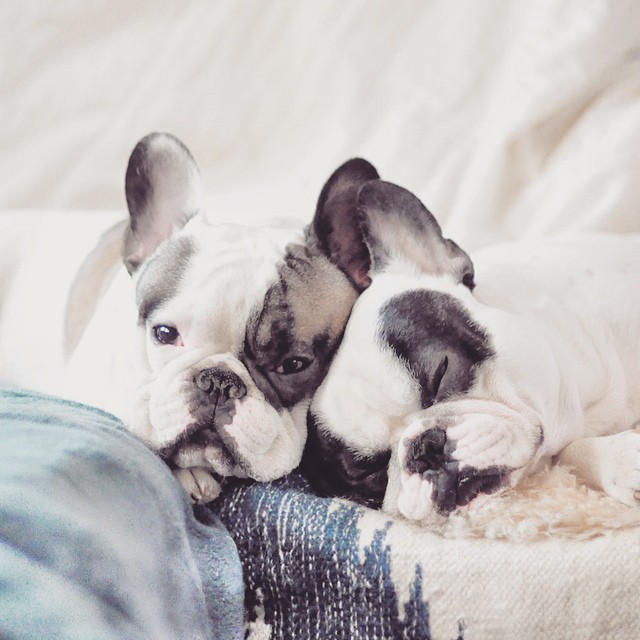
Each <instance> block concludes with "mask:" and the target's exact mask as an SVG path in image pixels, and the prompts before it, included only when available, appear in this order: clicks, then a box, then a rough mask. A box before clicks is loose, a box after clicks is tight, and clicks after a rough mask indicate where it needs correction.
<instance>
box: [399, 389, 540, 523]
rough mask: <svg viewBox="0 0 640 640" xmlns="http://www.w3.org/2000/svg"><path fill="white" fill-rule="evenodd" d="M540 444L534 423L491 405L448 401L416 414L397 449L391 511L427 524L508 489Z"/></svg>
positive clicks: (484, 402) (533, 457)
mask: <svg viewBox="0 0 640 640" xmlns="http://www.w3.org/2000/svg"><path fill="white" fill-rule="evenodd" d="M540 444H541V433H540V429H539V428H538V426H537V425H536V424H535V423H533V422H531V421H530V420H528V419H527V418H526V417H524V416H523V415H522V414H519V413H517V412H515V411H513V410H511V409H509V408H508V407H505V406H504V405H501V404H498V403H495V402H489V401H474V400H460V401H452V402H445V403H441V404H440V405H436V406H434V407H432V408H430V409H427V410H426V411H423V412H420V413H418V414H416V415H415V416H414V419H412V421H411V423H410V424H409V425H408V426H407V428H406V430H405V431H404V433H403V437H402V440H401V442H400V444H399V446H398V460H399V469H400V471H399V473H400V482H399V487H398V494H397V509H398V511H399V512H400V513H402V514H403V515H404V516H405V517H407V518H410V519H412V520H426V519H429V520H433V519H434V518H436V517H437V516H443V515H444V516H446V515H447V514H449V513H451V512H452V511H453V510H455V509H456V508H458V507H461V506H465V505H468V504H469V503H471V502H472V501H474V500H476V499H477V498H479V497H480V496H483V495H485V496H486V495H488V494H492V493H496V492H498V491H502V490H503V489H506V488H508V487H511V486H513V485H514V484H516V482H517V481H518V480H519V479H520V478H521V477H522V476H523V475H524V474H525V473H526V470H527V469H528V468H530V464H531V463H532V462H533V461H534V460H535V458H536V454H537V453H538V451H539V449H540Z"/></svg>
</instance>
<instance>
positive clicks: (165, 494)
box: [0, 390, 243, 640]
mask: <svg viewBox="0 0 640 640" xmlns="http://www.w3.org/2000/svg"><path fill="white" fill-rule="evenodd" d="M202 515H204V516H205V518H204V520H205V521H204V522H199V521H197V520H196V519H195V518H194V517H193V514H192V509H191V506H190V505H189V503H188V501H187V499H186V497H185V495H184V492H183V491H182V490H181V489H180V487H179V486H178V485H177V483H176V482H174V480H173V477H172V476H171V473H170V472H169V471H168V469H167V468H166V466H165V465H164V464H163V463H162V462H161V461H160V460H159V459H158V458H157V456H155V455H154V454H152V453H151V452H150V451H149V450H148V449H146V448H145V447H144V446H143V445H142V444H140V443H139V442H138V441H136V440H135V439H134V438H133V437H132V436H131V434H129V433H128V432H127V431H125V430H124V428H123V427H122V426H121V425H120V423H119V422H118V421H117V420H116V419H115V418H114V417H113V416H111V415H108V414H106V413H103V412H101V411H98V410H96V409H93V408H91V407H86V406H82V405H78V404H75V403H72V402H65V401H62V400H58V399H55V398H50V397H46V396H41V395H37V394H30V393H22V392H12V391H3V390H0V638H2V639H3V640H27V639H28V640H44V639H47V640H48V639H54V638H59V639H60V640H75V639H76V638H77V639H78V640H90V639H91V640H124V639H126V640H134V639H140V640H142V639H144V640H165V639H166V640H180V639H183V640H187V639H188V640H213V639H216V640H234V639H238V638H241V637H242V619H243V606H242V598H243V586H242V577H241V572H240V564H239V562H238V556H237V553H236V550H235V547H234V545H233V542H232V541H231V539H230V537H229V535H228V534H227V532H226V531H225V530H224V528H223V527H222V526H221V524H220V522H219V521H218V520H217V519H215V518H213V517H211V514H210V513H206V514H202Z"/></svg>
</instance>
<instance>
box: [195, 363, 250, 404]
mask: <svg viewBox="0 0 640 640" xmlns="http://www.w3.org/2000/svg"><path fill="white" fill-rule="evenodd" d="M193 382H194V384H195V385H196V387H198V389H200V391H202V392H203V393H205V394H207V395H208V396H209V397H210V399H211V402H212V403H214V404H218V403H224V402H226V401H227V400H237V399H239V398H242V397H244V396H245V395H246V394H247V387H246V386H245V384H244V382H242V380H241V379H240V376H238V375H236V374H235V373H234V372H233V371H231V370H230V369H226V368H224V367H209V368H208V369H202V370H201V371H199V372H198V373H197V374H196V375H195V377H194V378H193Z"/></svg>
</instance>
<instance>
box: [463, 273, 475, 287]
mask: <svg viewBox="0 0 640 640" xmlns="http://www.w3.org/2000/svg"><path fill="white" fill-rule="evenodd" d="M462 284H463V285H464V286H465V287H467V289H470V290H471V291H473V288H474V287H475V286H476V283H475V282H474V279H473V271H468V272H467V273H465V274H464V276H463V278H462Z"/></svg>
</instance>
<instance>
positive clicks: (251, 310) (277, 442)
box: [3, 133, 378, 501]
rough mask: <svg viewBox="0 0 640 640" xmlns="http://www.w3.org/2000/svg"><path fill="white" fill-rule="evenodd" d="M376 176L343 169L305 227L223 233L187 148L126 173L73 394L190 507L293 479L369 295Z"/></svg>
mask: <svg viewBox="0 0 640 640" xmlns="http://www.w3.org/2000/svg"><path fill="white" fill-rule="evenodd" d="M377 178H378V174H377V173H376V170H375V169H374V168H373V167H372V166H371V165H370V164H369V163H368V162H365V161H364V160H359V159H354V160H351V161H349V162H346V163H345V164H344V165H342V166H341V167H340V168H338V169H337V170H336V171H335V173H334V174H333V175H332V176H331V177H330V178H329V180H328V182H327V183H326V184H325V186H324V188H323V189H322V192H321V194H320V197H319V200H318V204H317V210H316V213H315V217H314V219H313V221H312V222H311V224H310V225H309V227H308V228H307V229H306V230H301V229H293V228H291V229H289V228H275V227H273V228H272V227H259V228H258V227H250V226H241V225H235V224H213V223H212V222H210V221H209V220H208V218H207V216H206V215H205V213H204V212H203V210H202V189H201V184H200V177H199V171H198V169H197V166H196V163H195V162H194V160H193V158H192V156H191V154H190V153H189V151H188V150H187V148H186V147H185V146H184V145H183V144H182V143H181V142H180V141H179V140H178V139H176V138H175V137H173V136H171V135H168V134H161V133H157V134H151V135H149V136H147V137H145V138H143V139H142V140H141V141H140V142H139V143H138V144H137V146H136V147H135V149H134V150H133V152H132V154H131V157H130V159H129V164H128V167H127V171H126V199H127V204H128V208H129V213H130V218H129V220H128V221H122V223H121V224H119V225H118V226H117V227H115V228H113V229H111V230H110V231H108V232H107V233H106V234H105V235H104V236H103V237H102V239H101V241H100V243H99V244H98V246H97V247H96V248H95V249H94V250H93V251H92V253H91V254H90V255H89V256H88V257H87V258H86V260H85V261H84V265H83V267H82V268H81V269H80V270H79V272H78V273H77V275H76V277H75V282H74V284H73V286H72V287H71V289H70V294H69V300H68V303H67V320H66V322H67V326H66V341H67V347H68V351H69V353H70V354H71V357H70V361H69V364H68V367H67V370H66V374H65V384H64V395H68V396H71V397H72V398H74V399H78V400H81V401H84V402H87V403H90V404H93V405H97V406H99V407H102V408H104V409H106V410H108V411H110V412H112V413H114V414H116V415H117V416H119V417H121V418H122V420H123V421H124V423H125V425H126V426H127V427H128V428H129V429H130V430H131V431H132V432H133V433H134V434H136V435H137V436H139V437H140V438H141V439H142V440H143V441H144V442H145V443H147V444H148V445H149V446H150V447H151V448H153V449H154V450H157V451H159V452H161V454H162V455H163V456H164V457H165V458H166V459H167V460H168V461H169V462H170V464H171V465H172V466H174V467H175V474H176V476H177V477H178V478H179V479H180V481H181V482H182V483H183V485H184V486H185V488H186V489H187V490H188V491H189V493H190V494H191V496H192V497H193V499H194V500H197V501H208V500H211V499H212V498H214V497H215V496H216V495H217V493H218V490H219V485H218V482H217V479H219V478H220V477H226V476H238V477H250V478H254V479H257V480H270V479H274V478H277V477H280V476H282V475H284V474H286V473H288V472H290V471H291V470H292V469H293V468H294V467H296V466H297V465H298V463H299V462H300V458H301V456H302V450H303V446H304V443H305V438H306V414H307V409H308V405H309V402H310V400H311V397H312V395H313V393H314V392H315V390H316V388H317V387H318V385H319V384H320V382H321V381H322V379H323V378H324V375H325V373H326V371H327V368H328V366H329V362H330V360H331V358H332V356H333V354H334V352H335V350H336V348H337V346H338V343H339V341H340V339H341V337H342V333H343V330H344V326H345V324H346V322H347V318H348V316H349V313H350V312H351V308H352V305H353V303H354V301H355V299H356V297H357V295H358V292H359V291H360V290H361V289H362V288H364V286H365V285H366V284H368V281H366V277H367V276H366V269H365V270H364V271H362V269H361V262H360V261H358V252H359V251H362V250H363V246H362V244H361V239H360V230H359V216H358V215H356V207H355V205H356V196H357V193H358V189H359V187H360V186H361V184H363V183H364V182H367V181H369V180H372V179H377ZM52 242H53V240H52ZM34 258H35V259H36V260H37V258H38V256H34ZM41 259H42V258H41ZM51 268H54V266H53V265H51ZM43 269H44V270H45V271H46V269H47V267H46V265H43V264H41V265H40V266H39V272H42V271H43ZM40 280H41V282H40V284H43V283H44V284H45V286H53V280H54V278H53V276H52V278H51V279H50V282H49V284H48V285H47V279H46V278H40ZM16 288H18V287H13V289H16ZM4 290H7V291H11V290H12V287H11V286H8V287H5V288H4ZM23 297H24V296H23ZM37 297H38V293H37V292H36V291H35V289H34V290H33V291H30V292H29V296H28V299H29V301H30V302H31V304H33V300H34V299H37ZM5 304H6V305H7V306H11V305H12V301H11V300H7V301H5ZM16 304H17V303H16ZM30 313H32V311H31V310H28V311H25V312H24V313H22V312H20V311H19V310H18V311H15V312H14V313H13V314H12V315H13V317H15V318H18V319H19V318H21V317H23V318H26V317H27V315H28V314H30ZM45 318H46V314H43V322H42V323H41V325H42V327H41V329H42V331H43V333H44V334H45V340H46V339H47V338H48V339H49V340H55V339H56V336H55V335H52V334H51V331H52V326H53V325H52V324H51V323H49V324H47V321H46V319H45ZM18 322H19V320H18ZM3 330H5V331H7V332H14V334H15V333H16V332H19V331H20V326H19V324H18V323H16V326H14V327H8V326H4V327H3ZM47 331H48V332H49V335H48V336H46V332H47ZM37 339H38V338H37V336H31V337H30V338H29V340H31V341H32V342H33V341H35V340H37ZM9 342H10V341H7V345H8V347H11V345H10V344H9ZM5 362H7V360H5Z"/></svg>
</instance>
